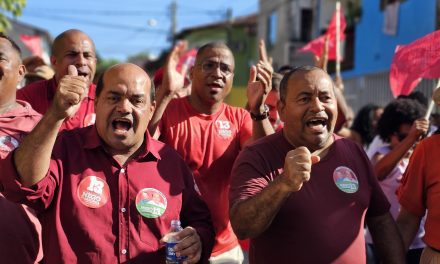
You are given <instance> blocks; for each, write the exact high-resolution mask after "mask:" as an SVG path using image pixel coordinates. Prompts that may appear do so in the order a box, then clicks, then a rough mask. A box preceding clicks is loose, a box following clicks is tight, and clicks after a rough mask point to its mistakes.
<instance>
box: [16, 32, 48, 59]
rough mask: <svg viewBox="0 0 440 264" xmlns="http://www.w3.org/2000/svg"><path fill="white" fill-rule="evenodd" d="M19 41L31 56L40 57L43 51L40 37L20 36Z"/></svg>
mask: <svg viewBox="0 0 440 264" xmlns="http://www.w3.org/2000/svg"><path fill="white" fill-rule="evenodd" d="M20 40H21V41H22V42H23V44H24V45H25V46H26V47H27V48H28V49H29V50H30V51H31V53H32V55H36V56H40V57H41V56H42V55H43V49H42V47H41V37H40V36H38V35H35V36H30V35H24V34H20Z"/></svg>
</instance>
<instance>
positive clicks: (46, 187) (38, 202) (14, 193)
mask: <svg viewBox="0 0 440 264" xmlns="http://www.w3.org/2000/svg"><path fill="white" fill-rule="evenodd" d="M14 153H15V151H14V152H11V153H10V154H9V155H8V156H7V157H6V158H5V159H3V160H1V161H0V170H1V172H2V173H1V175H2V177H1V182H2V184H1V185H3V189H4V190H3V195H4V196H5V197H6V198H7V199H8V200H10V201H12V202H16V203H22V204H25V205H27V206H29V207H30V208H32V209H34V210H35V211H37V212H41V211H42V210H44V209H46V208H48V207H49V205H50V203H51V202H52V200H53V196H54V192H55V188H56V186H57V183H56V180H55V178H54V177H53V175H52V174H51V172H50V170H49V171H48V173H47V174H46V176H45V177H44V178H43V179H42V180H41V181H39V182H38V183H36V184H35V185H34V186H31V187H24V186H23V185H22V184H21V182H20V176H19V174H18V172H17V168H16V167H15V164H14ZM53 166H55V161H51V165H50V167H53Z"/></svg>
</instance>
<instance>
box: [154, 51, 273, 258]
mask: <svg viewBox="0 0 440 264" xmlns="http://www.w3.org/2000/svg"><path fill="white" fill-rule="evenodd" d="M183 46H184V45H183V44H178V45H176V47H174V49H173V50H172V52H171V54H170V57H169V58H168V62H167V66H166V69H165V73H164V78H163V82H162V86H161V89H159V90H158V94H157V100H156V106H157V108H156V112H155V113H154V115H153V117H152V120H151V122H150V125H149V129H150V133H151V134H152V135H153V134H154V135H155V136H156V137H158V138H159V140H161V141H163V142H165V143H167V144H169V145H170V146H172V147H174V148H175V149H176V150H177V151H178V152H179V153H180V155H181V156H182V157H183V159H184V160H185V161H186V163H187V164H188V165H189V167H190V169H191V170H192V172H193V175H194V180H195V184H196V190H198V191H199V193H200V194H201V196H202V197H203V199H204V200H205V202H206V203H207V204H208V207H209V209H210V211H211V216H212V220H213V224H214V227H215V231H216V241H215V245H214V249H213V251H212V255H211V259H210V263H226V262H224V261H225V260H226V259H228V262H227V263H241V262H242V261H243V253H242V251H241V249H240V247H239V245H238V240H237V237H236V236H235V234H234V232H233V231H232V228H231V224H230V222H229V213H228V210H229V205H228V203H229V201H228V189H229V182H230V176H231V169H232V165H233V163H234V161H235V158H236V157H237V155H238V153H239V151H240V150H241V149H242V148H243V146H244V144H245V143H248V142H250V141H252V140H255V139H257V138H259V137H262V136H265V135H267V134H270V133H273V129H272V127H271V124H270V122H269V120H268V112H267V109H265V107H264V101H265V99H266V96H267V93H268V92H269V91H270V89H271V78H272V71H273V70H272V67H271V66H270V65H269V64H268V63H266V62H263V61H260V62H259V63H258V64H257V65H256V66H252V67H251V71H250V78H249V84H248V91H247V94H248V102H249V106H250V113H251V114H249V112H247V111H246V110H245V109H243V108H238V107H232V106H230V105H227V104H225V103H224V99H225V98H226V96H227V95H228V94H229V93H230V91H231V89H232V83H233V78H234V66H235V65H234V56H233V54H232V52H231V50H230V49H229V48H228V47H227V46H226V45H225V44H222V43H208V44H206V45H204V46H203V47H201V48H200V49H199V50H198V53H197V56H196V61H195V65H194V67H192V68H191V69H190V79H191V81H192V91H191V94H190V95H189V96H187V97H184V98H179V99H174V100H172V98H173V95H174V93H175V92H176V91H177V90H178V88H179V87H181V86H182V85H183V77H184V73H179V72H177V71H176V70H175V69H176V67H175V64H176V63H177V62H178V60H179V56H180V54H182V53H183Z"/></svg>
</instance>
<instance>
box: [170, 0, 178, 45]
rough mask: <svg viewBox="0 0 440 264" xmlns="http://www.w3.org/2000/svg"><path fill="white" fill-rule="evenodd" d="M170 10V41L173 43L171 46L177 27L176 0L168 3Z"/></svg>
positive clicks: (174, 40)
mask: <svg viewBox="0 0 440 264" xmlns="http://www.w3.org/2000/svg"><path fill="white" fill-rule="evenodd" d="M170 11H171V42H172V43H173V47H174V45H175V44H176V29H177V4H176V0H173V2H172V3H171V5H170Z"/></svg>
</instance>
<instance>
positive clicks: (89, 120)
mask: <svg viewBox="0 0 440 264" xmlns="http://www.w3.org/2000/svg"><path fill="white" fill-rule="evenodd" d="M95 121H96V114H95V113H91V114H87V115H86V117H85V118H84V127H86V126H91V125H93V124H95Z"/></svg>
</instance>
